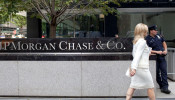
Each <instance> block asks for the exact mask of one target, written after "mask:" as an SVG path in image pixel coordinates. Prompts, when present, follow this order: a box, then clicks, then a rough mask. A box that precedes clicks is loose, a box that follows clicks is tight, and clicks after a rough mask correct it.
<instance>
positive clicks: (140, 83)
mask: <svg viewBox="0 0 175 100" xmlns="http://www.w3.org/2000/svg"><path fill="white" fill-rule="evenodd" d="M130 88H134V89H148V88H154V83H153V79H152V76H151V73H150V71H149V69H141V68H138V69H137V70H136V74H135V75H134V76H132V77H131V84H130Z"/></svg>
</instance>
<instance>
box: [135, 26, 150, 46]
mask: <svg viewBox="0 0 175 100" xmlns="http://www.w3.org/2000/svg"><path fill="white" fill-rule="evenodd" d="M147 32H148V26H147V25H145V24H143V23H139V24H137V25H136V27H135V30H134V40H133V44H136V42H137V41H138V40H139V39H140V38H144V37H145V36H146V33H147Z"/></svg>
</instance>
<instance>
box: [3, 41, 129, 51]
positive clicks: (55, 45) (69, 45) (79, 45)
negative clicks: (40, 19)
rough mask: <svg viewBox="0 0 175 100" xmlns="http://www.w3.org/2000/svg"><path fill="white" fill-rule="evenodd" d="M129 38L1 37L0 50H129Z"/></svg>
mask: <svg viewBox="0 0 175 100" xmlns="http://www.w3.org/2000/svg"><path fill="white" fill-rule="evenodd" d="M130 51H132V39H131V38H60V39H37V38H36V39H1V40H0V52H47V53H48V52H52V53H53V52H130Z"/></svg>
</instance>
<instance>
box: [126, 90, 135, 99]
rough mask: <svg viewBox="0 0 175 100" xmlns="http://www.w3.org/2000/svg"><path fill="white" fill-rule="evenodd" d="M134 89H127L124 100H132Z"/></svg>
mask: <svg viewBox="0 0 175 100" xmlns="http://www.w3.org/2000/svg"><path fill="white" fill-rule="evenodd" d="M134 90H135V89H134V88H129V89H128V91H127V93H126V100H131V98H132V95H133V93H134Z"/></svg>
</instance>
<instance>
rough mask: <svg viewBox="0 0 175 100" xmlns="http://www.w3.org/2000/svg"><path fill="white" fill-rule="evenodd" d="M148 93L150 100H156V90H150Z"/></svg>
mask: <svg viewBox="0 0 175 100" xmlns="http://www.w3.org/2000/svg"><path fill="white" fill-rule="evenodd" d="M147 92H148V97H149V99H150V100H156V98H155V93H154V88H150V89H148V91H147Z"/></svg>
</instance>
